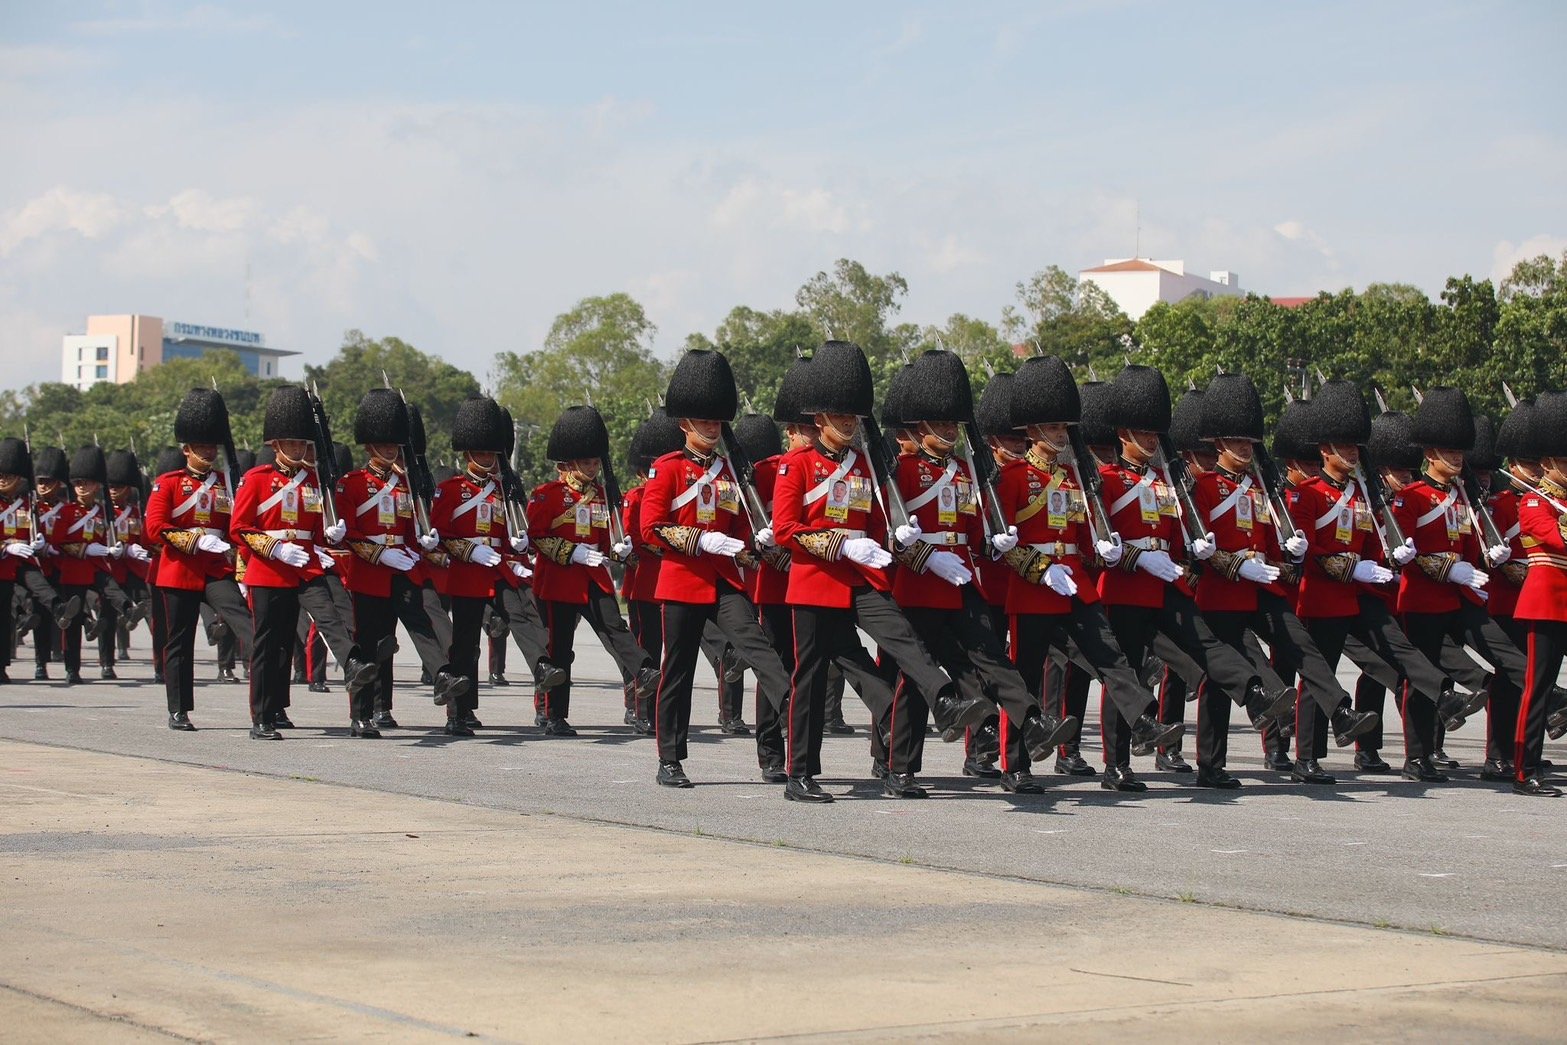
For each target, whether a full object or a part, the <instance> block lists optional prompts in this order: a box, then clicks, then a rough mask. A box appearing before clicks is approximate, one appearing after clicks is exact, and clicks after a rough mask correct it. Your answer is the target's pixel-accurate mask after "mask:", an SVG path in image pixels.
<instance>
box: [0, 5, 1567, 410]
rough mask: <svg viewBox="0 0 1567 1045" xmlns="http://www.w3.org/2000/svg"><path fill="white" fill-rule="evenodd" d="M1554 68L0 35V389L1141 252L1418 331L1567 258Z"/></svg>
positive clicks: (702, 23)
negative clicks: (186, 326) (1409, 298)
mask: <svg viewBox="0 0 1567 1045" xmlns="http://www.w3.org/2000/svg"><path fill="white" fill-rule="evenodd" d="M1564 39H1567V5H1562V4H1559V3H1549V2H1546V3H1532V4H1522V3H1520V4H1509V3H1485V2H1473V0H1471V2H1468V3H1447V2H1440V0H1437V2H1432V0H1426V2H1420V3H1399V2H1391V0H1389V2H1378V3H1365V2H1363V0H1356V2H1349V3H1331V2H1319V3H1310V4H1294V3H1283V2H1280V3H1267V4H1237V3H1227V4H1218V3H1198V4H1170V3H1167V2H1165V3H1138V2H1098V3H1089V2H1086V0H1064V2H1058V3H1048V2H1032V3H983V2H977V0H971V2H970V3H966V4H956V3H926V4H921V3H880V2H852V3H845V2H843V0H838V2H834V3H817V2H812V0H803V2H802V0H797V2H793V3H790V4H787V5H784V4H772V5H762V4H745V3H741V4H735V3H732V2H731V3H718V2H713V3H682V2H678V0H671V2H666V3H659V4H647V3H618V2H608V0H600V2H598V3H595V4H591V5H589V4H560V3H553V4H531V3H504V4H502V3H496V4H486V3H461V2H453V0H447V2H443V3H440V4H431V3H428V2H421V3H406V2H399V0H392V2H386V0H383V2H377V3H374V4H368V3H366V4H355V3H346V2H344V3H337V2H333V3H321V2H319V0H317V2H313V3H274V4H266V3H257V2H252V3H236V4H226V3H197V4H191V3H186V2H177V0H169V2H147V3H143V2H111V3H92V2H76V3H68V4H67V3H47V2H24V0H0V141H3V142H5V149H4V156H5V159H4V162H3V163H0V388H16V387H20V386H23V385H26V384H29V383H32V382H36V381H46V380H58V377H59V349H60V337H61V335H62V334H66V333H72V332H80V331H81V330H83V329H84V327H85V322H86V316H87V315H88V314H95V313H121V312H140V313H143V314H149V315H156V316H162V317H163V318H165V319H178V320H183V321H186V322H195V323H202V324H209V325H214V326H225V327H242V328H245V329H251V330H259V331H261V332H263V333H264V334H265V335H266V338H267V343H268V344H269V345H272V346H274V347H279V348H288V349H295V350H298V351H301V352H303V353H305V355H304V356H303V357H302V359H303V360H309V361H312V362H322V361H325V360H326V359H328V358H330V356H331V355H332V354H333V353H334V352H335V351H336V349H337V347H338V345H339V344H341V338H342V334H343V332H344V331H345V330H348V329H351V328H358V329H361V330H363V331H364V332H365V333H367V334H369V335H370V336H372V337H383V336H397V337H401V338H403V339H404V340H406V341H408V342H410V343H412V344H414V345H415V346H416V347H418V348H420V349H423V350H424V351H427V352H431V353H434V354H436V355H439V356H441V357H442V358H444V359H446V360H447V361H449V362H451V363H453V364H456V365H458V366H460V367H463V368H464V369H467V370H470V371H472V372H473V373H474V374H475V375H476V376H478V377H479V379H480V380H481V381H484V380H485V379H486V378H487V376H488V375H489V373H490V370H491V366H492V360H493V358H494V355H495V353H496V352H497V351H502V350H507V351H516V352H525V351H529V350H532V349H534V348H537V347H538V346H539V345H540V343H541V342H542V340H543V338H544V335H545V334H546V332H547V331H548V330H549V326H550V323H551V321H552V320H553V319H554V317H555V316H556V315H557V314H559V313H561V312H563V311H565V310H566V309H569V308H570V307H571V306H572V305H573V304H574V303H575V302H577V301H578V300H580V299H582V298H584V297H587V296H591V295H598V294H608V293H613V292H616V291H625V292H628V293H630V294H631V295H632V296H633V297H634V298H636V299H637V300H638V301H639V302H641V303H642V305H643V306H644V307H645V308H646V309H647V312H648V315H649V317H650V318H651V319H652V321H653V322H654V323H655V324H657V326H658V334H657V337H656V341H655V347H656V349H657V350H658V351H660V352H661V353H664V354H672V353H674V352H675V351H677V350H678V348H679V346H680V345H681V343H682V342H683V341H684V339H685V337H686V335H687V334H688V333H691V332H693V331H703V332H707V333H711V332H712V331H713V329H714V328H715V327H716V326H717V324H718V323H719V322H720V321H721V320H722V319H723V317H724V315H725V314H726V313H727V312H728V311H729V310H730V309H731V308H732V307H734V306H736V305H741V304H744V305H749V306H751V307H754V308H759V309H772V308H788V307H792V305H793V295H794V292H795V290H796V289H798V287H799V286H800V285H801V284H802V283H804V282H805V281H806V280H807V279H809V278H810V277H811V276H812V275H813V274H815V273H816V272H818V271H821V270H824V269H830V268H831V266H832V264H833V262H834V260H835V259H837V258H842V257H848V258H853V259H855V260H858V261H860V262H862V263H863V264H864V265H865V266H866V267H867V268H869V269H870V270H871V271H873V272H879V273H886V272H892V271H896V272H899V273H901V274H902V275H903V276H904V277H905V278H906V279H907V280H908V284H909V292H908V295H907V297H906V298H905V300H904V302H903V309H902V311H901V313H900V314H899V315H898V316H897V317H896V318H897V319H898V320H900V321H901V320H907V321H912V322H918V323H941V322H943V321H945V319H946V318H947V317H948V316H949V315H951V314H953V313H956V312H962V313H965V314H968V315H971V316H975V317H978V318H981V319H986V320H989V321H991V322H997V321H998V320H999V318H1000V314H1001V310H1002V309H1003V308H1004V307H1005V306H1006V305H1008V304H1010V303H1012V302H1013V301H1014V297H1015V291H1016V285H1017V283H1018V282H1020V281H1022V280H1026V279H1027V278H1028V277H1029V276H1030V275H1032V274H1033V273H1035V272H1037V271H1039V270H1041V269H1043V268H1044V267H1046V266H1047V265H1052V264H1054V265H1060V266H1062V267H1063V268H1066V269H1068V270H1070V271H1077V270H1080V269H1082V268H1086V267H1089V266H1092V265H1097V264H1100V263H1101V262H1103V261H1104V260H1105V259H1107V258H1112V257H1115V258H1121V257H1129V256H1132V255H1133V254H1134V252H1135V253H1137V254H1138V255H1140V256H1143V257H1153V258H1181V259H1184V260H1185V261H1186V263H1187V266H1188V269H1189V270H1191V271H1197V272H1202V273H1206V272H1208V271H1210V270H1220V269H1224V270H1231V271H1234V272H1236V273H1238V274H1239V277H1240V286H1241V287H1242V288H1244V289H1248V290H1253V291H1256V292H1258V293H1265V294H1270V295H1274V296H1290V295H1305V294H1313V293H1315V292H1317V291H1319V290H1339V289H1342V288H1344V287H1355V288H1362V287H1364V286H1365V285H1366V284H1368V283H1373V282H1406V283H1413V284H1415V285H1416V286H1419V287H1421V288H1422V289H1424V290H1425V291H1426V292H1427V293H1428V294H1431V295H1432V296H1433V297H1434V296H1435V295H1437V294H1438V293H1440V291H1441V289H1442V285H1443V283H1444V282H1445V280H1446V278H1447V277H1448V276H1450V275H1459V274H1464V273H1469V274H1473V275H1475V276H1477V277H1491V278H1496V279H1500V278H1501V277H1503V276H1505V275H1506V273H1507V272H1508V271H1509V270H1510V268H1511V266H1512V264H1513V263H1514V262H1515V261H1516V260H1518V259H1519V258H1523V257H1532V256H1535V255H1537V254H1540V253H1551V254H1556V255H1560V253H1561V252H1562V251H1563V249H1564V248H1567V191H1564V190H1567V107H1564V106H1563V105H1562V99H1563V97H1564V90H1563V89H1564V87H1567V71H1564V70H1567V65H1564V64H1563V63H1562V62H1561V60H1560V54H1559V49H1560V45H1561V42H1562V41H1563V40H1564ZM300 365H301V359H300V358H296V359H295V361H294V362H293V363H292V364H291V365H285V369H284V373H285V375H288V374H296V375H297V374H298V373H300V369H299V368H300Z"/></svg>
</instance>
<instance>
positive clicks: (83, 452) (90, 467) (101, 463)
mask: <svg viewBox="0 0 1567 1045" xmlns="http://www.w3.org/2000/svg"><path fill="white" fill-rule="evenodd" d="M78 479H92V480H95V481H97V482H100V483H103V484H104V485H108V482H109V465H108V462H107V461H105V460H104V457H103V450H102V449H100V448H99V447H96V446H84V447H82V448H81V449H79V450H77V451H76V452H75V453H74V454H72V455H71V482H73V483H74V482H75V481H76V480H78Z"/></svg>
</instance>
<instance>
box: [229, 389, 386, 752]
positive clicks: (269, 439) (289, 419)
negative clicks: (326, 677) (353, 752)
mask: <svg viewBox="0 0 1567 1045" xmlns="http://www.w3.org/2000/svg"><path fill="white" fill-rule="evenodd" d="M315 436H316V427H315V419H314V416H313V414H312V413H311V406H310V398H309V393H307V392H306V391H305V389H304V388H303V387H301V386H299V385H288V386H285V387H283V388H279V389H277V390H276V391H274V392H273V393H272V397H271V398H270V399H268V400H267V408H266V416H265V419H264V421H263V424H262V433H261V437H262V439H263V440H265V441H266V443H267V444H268V445H269V446H271V447H272V450H273V452H274V453H275V454H276V455H277V459H276V461H275V462H274V463H273V464H267V465H258V466H256V467H255V468H253V469H251V470H250V471H249V472H248V473H246V475H245V478H244V481H243V482H241V483H240V486H239V490H238V491H237V493H236V495H235V503H234V513H233V517H232V518H231V519H230V521H229V533H230V535H231V540H233V542H234V543H235V544H236V545H243V547H244V549H245V553H244V556H245V557H244V562H245V573H244V584H245V587H246V589H247V590H248V592H249V594H250V607H251V612H252V614H253V615H254V618H255V629H256V630H255V640H254V642H253V644H252V647H251V658H250V720H251V726H250V736H251V739H253V740H281V739H282V734H280V733H279V732H278V724H279V720H280V719H281V718H284V717H286V716H285V715H284V709H285V708H286V707H287V706H288V688H289V674H290V673H289V660H290V657H291V651H292V648H293V643H294V630H295V625H296V623H297V621H298V619H299V612H300V609H301V607H302V606H303V607H304V608H306V609H307V610H308V611H309V612H310V615H311V617H312V619H313V620H314V621H315V622H316V626H317V627H318V628H319V629H320V630H321V632H322V633H323V634H324V635H325V636H326V639H327V643H328V645H330V646H332V647H333V649H334V650H336V651H346V652H344V653H340V656H341V657H342V664H343V676H344V680H345V683H346V685H347V688H348V701H349V717H350V722H351V724H350V726H349V733H350V735H351V736H363V735H366V733H370V734H372V735H373V734H374V732H375V727H374V726H373V725H371V723H370V720H371V718H372V716H373V715H374V701H375V688H376V677H377V675H378V674H379V670H378V668H377V667H376V665H375V664H373V663H370V662H368V661H366V660H365V659H364V658H363V657H362V656H361V655H360V652H359V647H358V645H357V644H355V643H354V641H353V637H352V636H350V635H349V634H348V630H347V628H346V627H345V625H344V623H343V621H342V620H340V619H339V618H338V616H337V613H336V610H335V608H334V607H333V604H332V596H331V593H330V592H329V591H328V590H327V587H326V578H325V573H324V571H323V570H322V567H321V562H320V560H319V558H318V554H317V553H318V552H319V551H321V549H323V548H324V547H325V546H326V545H327V544H329V543H336V542H338V541H341V540H342V539H343V536H344V534H345V533H346V532H347V528H346V527H345V526H344V525H343V523H342V522H341V521H339V522H337V523H334V524H332V525H330V526H328V525H327V524H326V522H325V520H324V518H323V514H322V513H323V509H324V502H323V499H322V497H323V494H322V490H321V484H320V480H319V479H318V478H317V476H316V470H315V468H314V467H312V466H311V464H310V461H311V451H312V449H313V448H314V446H315V442H314V440H315Z"/></svg>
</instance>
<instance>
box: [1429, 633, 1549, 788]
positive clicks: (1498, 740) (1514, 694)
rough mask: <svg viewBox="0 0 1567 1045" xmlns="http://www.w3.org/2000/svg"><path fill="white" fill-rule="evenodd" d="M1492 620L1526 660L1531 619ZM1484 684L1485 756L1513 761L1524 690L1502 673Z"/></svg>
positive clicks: (1495, 759) (1464, 655)
mask: <svg viewBox="0 0 1567 1045" xmlns="http://www.w3.org/2000/svg"><path fill="white" fill-rule="evenodd" d="M1491 619H1492V620H1494V621H1496V624H1497V627H1499V628H1501V629H1502V631H1504V632H1506V633H1507V637H1508V638H1509V639H1511V640H1512V643H1513V645H1514V646H1517V647H1518V649H1519V650H1520V651H1523V652H1524V655H1525V659H1526V660H1527V657H1528V649H1529V627H1528V622H1527V621H1521V620H1519V619H1518V618H1516V617H1492V618H1491ZM1442 649H1443V651H1444V652H1445V651H1446V650H1447V649H1448V647H1447V646H1443V647H1442ZM1457 652H1458V654H1459V655H1460V656H1462V657H1463V658H1464V659H1465V660H1469V654H1467V653H1465V652H1464V651H1463V650H1461V649H1460V650H1457ZM1471 663H1473V661H1471ZM1553 678H1554V676H1553ZM1484 685H1485V686H1486V687H1487V688H1486V704H1485V757H1486V758H1487V759H1489V760H1490V761H1492V762H1511V761H1512V760H1513V755H1514V753H1515V752H1516V750H1517V747H1518V715H1519V713H1520V712H1521V711H1522V704H1523V689H1522V688H1521V687H1517V686H1512V685H1509V684H1508V683H1506V682H1504V681H1503V680H1502V676H1501V674H1500V673H1497V674H1494V675H1492V676H1491V677H1490V678H1489V679H1488V680H1487V681H1486V682H1485V683H1484ZM1525 685H1527V683H1525Z"/></svg>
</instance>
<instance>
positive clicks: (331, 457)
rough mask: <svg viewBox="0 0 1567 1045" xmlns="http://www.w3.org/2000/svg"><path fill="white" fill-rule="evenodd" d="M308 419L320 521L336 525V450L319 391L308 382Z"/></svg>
mask: <svg viewBox="0 0 1567 1045" xmlns="http://www.w3.org/2000/svg"><path fill="white" fill-rule="evenodd" d="M309 394H310V417H311V419H312V420H313V421H314V422H315V426H316V440H315V441H316V478H317V479H319V480H320V483H321V521H322V523H323V524H324V525H325V526H328V527H332V526H336V525H337V503H336V501H335V499H334V497H333V494H334V493H335V492H336V490H337V481H338V480H339V479H341V478H342V476H340V475H338V474H337V450H336V449H335V446H334V444H333V442H332V424H331V422H330V421H329V420H328V419H327V416H326V404H325V403H323V402H322V401H321V390H320V388H319V387H317V385H316V383H315V382H314V381H312V382H310V388H309Z"/></svg>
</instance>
